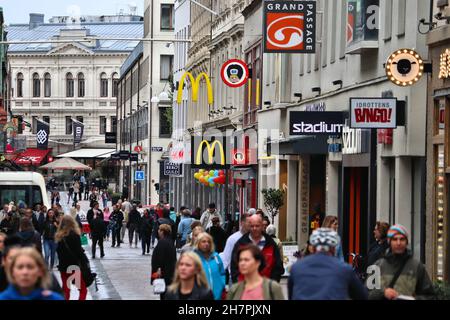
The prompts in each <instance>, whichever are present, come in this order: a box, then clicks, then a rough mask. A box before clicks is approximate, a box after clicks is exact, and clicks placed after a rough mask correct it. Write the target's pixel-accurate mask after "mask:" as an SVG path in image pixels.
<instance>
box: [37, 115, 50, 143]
mask: <svg viewBox="0 0 450 320" xmlns="http://www.w3.org/2000/svg"><path fill="white" fill-rule="evenodd" d="M36 120H37V130H36V142H37V148H38V149H44V150H46V149H48V138H49V135H50V125H49V124H48V123H47V122H44V121H42V120H39V119H36Z"/></svg>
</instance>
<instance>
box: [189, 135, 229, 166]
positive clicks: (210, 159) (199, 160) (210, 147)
mask: <svg viewBox="0 0 450 320" xmlns="http://www.w3.org/2000/svg"><path fill="white" fill-rule="evenodd" d="M203 145H206V149H207V150H208V163H209V164H213V161H214V150H215V149H216V146H219V152H220V165H222V166H224V165H225V152H224V150H223V144H222V143H221V142H220V141H217V140H216V141H214V142H213V143H211V144H210V143H209V141H207V140H203V141H202V142H201V143H200V145H199V146H198V149H197V155H196V157H195V164H196V165H201V164H202V156H203V152H202V151H203Z"/></svg>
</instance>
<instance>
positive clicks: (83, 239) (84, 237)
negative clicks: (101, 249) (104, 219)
mask: <svg viewBox="0 0 450 320" xmlns="http://www.w3.org/2000/svg"><path fill="white" fill-rule="evenodd" d="M81 245H82V246H87V245H88V237H87V235H86V234H85V233H83V234H82V235H81Z"/></svg>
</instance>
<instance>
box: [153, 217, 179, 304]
mask: <svg viewBox="0 0 450 320" xmlns="http://www.w3.org/2000/svg"><path fill="white" fill-rule="evenodd" d="M171 233H172V228H171V226H169V225H167V224H162V225H160V226H159V228H158V235H159V241H158V244H157V245H156V247H155V249H154V250H153V255H152V277H151V278H152V283H153V280H154V279H157V278H163V279H164V281H165V282H166V287H167V286H168V285H170V284H171V283H172V278H173V274H174V272H175V264H176V263H177V252H176V249H175V246H174V243H173V240H172V237H171ZM165 294H166V293H165V292H164V293H162V294H161V300H164V297H165Z"/></svg>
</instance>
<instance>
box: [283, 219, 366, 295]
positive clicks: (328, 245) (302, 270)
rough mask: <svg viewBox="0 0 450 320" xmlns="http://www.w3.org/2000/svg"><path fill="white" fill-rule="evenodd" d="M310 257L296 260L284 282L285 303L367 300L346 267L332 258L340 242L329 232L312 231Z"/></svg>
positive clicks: (356, 278)
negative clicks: (286, 295) (287, 278)
mask: <svg viewBox="0 0 450 320" xmlns="http://www.w3.org/2000/svg"><path fill="white" fill-rule="evenodd" d="M309 241H310V243H311V245H312V246H313V247H314V254H312V255H309V256H307V257H306V258H304V259H302V260H300V261H297V262H296V263H295V264H294V265H293V266H292V269H291V273H290V276H289V280H288V293H289V300H348V299H352V300H367V299H368V293H367V289H366V288H365V287H364V285H363V283H362V282H361V281H360V280H359V279H358V277H357V276H356V274H355V273H354V272H353V269H352V268H351V266H350V265H348V264H346V263H344V262H341V261H340V260H339V259H338V258H336V257H335V255H334V253H335V250H336V247H337V246H338V245H339V243H340V238H339V236H338V234H337V233H336V232H335V231H333V230H332V229H328V228H320V229H317V230H315V231H314V232H313V233H312V235H311V237H310V239H309Z"/></svg>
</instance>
